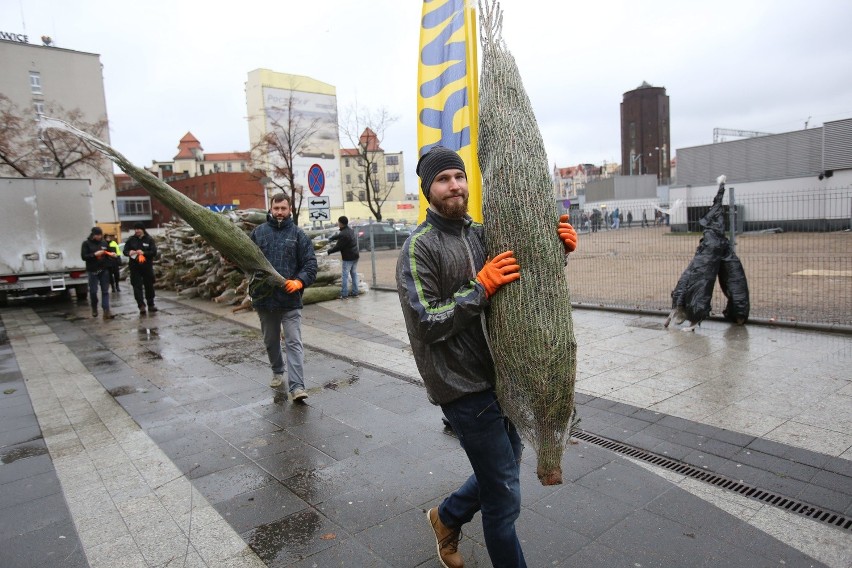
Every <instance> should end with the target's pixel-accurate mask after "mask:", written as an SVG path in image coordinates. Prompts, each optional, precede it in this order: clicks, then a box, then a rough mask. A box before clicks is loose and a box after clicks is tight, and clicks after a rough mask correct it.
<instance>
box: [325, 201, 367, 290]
mask: <svg viewBox="0 0 852 568" xmlns="http://www.w3.org/2000/svg"><path fill="white" fill-rule="evenodd" d="M337 228H338V229H340V232H338V233H337V235H335V236H334V237H332V240H334V241H336V242H335V243H334V246H333V247H331V248H330V249H329V250H328V254H331V253H333V252H339V253H340V258H341V259H342V262H343V271H342V274H341V283H340V299H341V300H343V299H346V298H357V297H358V258H359V257H360V256H361V255H360V253H359V252H358V239H357V238H355V231H353V230H352V229H351V228H350V227H349V218H348V217H346V215H341V216H340V217H338V219H337ZM350 280H351V282H352V287H351V289H348V290H347V288H348V284H349V282H350Z"/></svg>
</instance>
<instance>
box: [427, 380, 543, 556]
mask: <svg viewBox="0 0 852 568" xmlns="http://www.w3.org/2000/svg"><path fill="white" fill-rule="evenodd" d="M441 410H443V411H444V416H446V417H447V420H448V421H449V422H450V425H451V426H452V427H453V431H454V432H455V433H456V435H457V436H458V437H459V442H460V443H461V446H462V449H464V451H465V453H466V454H467V457H468V459H469V460H470V465H471V466H473V475H471V476H470V477H469V478H468V480H467V481H465V482H464V484H463V485H462V486H461V487H460V488H459V489H458V490H456V492H455V493H453V494H452V495H450V496H449V497H447V498H446V499H444V502H443V503H441V505H440V506H439V507H438V515H439V516H440V518H441V522H443V523H444V524H445V525H446V526H448V527H450V528H461V526H462V525H463V524H465V523H467V522H469V521H470V520H471V519H472V518H473V515H474V514H476V512H477V511H481V512H482V529H483V531H484V533H485V546H486V548H487V549H488V556H489V557H491V564H492V565H493V566H494V568H509V567H512V568H526V565H527V564H526V561H525V560H524V553H523V551H522V550H521V543H520V542H519V541H518V535H517V534H516V533H515V520H516V519H517V518H518V515H520V513H521V482H520V478H519V475H520V462H521V452H522V451H523V448H524V446H523V444H522V443H521V438H520V437H519V436H518V432H517V430H515V426H514V425H513V424H512V423H511V422H509V419H508V418H506V417H505V416H503V411H502V409H501V408H500V404H499V403H498V402H497V395H496V394H495V393H494V390H487V391H483V392H479V393H474V394H469V395H467V396H463V397H462V398H460V399H458V400H454V401H453V402H450V403H448V404H442V405H441Z"/></svg>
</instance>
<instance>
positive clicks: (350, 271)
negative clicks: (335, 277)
mask: <svg viewBox="0 0 852 568" xmlns="http://www.w3.org/2000/svg"><path fill="white" fill-rule="evenodd" d="M357 270H358V260H357V259H356V260H344V261H343V275H342V276H341V280H342V283H341V285H340V297H341V298H345V297H346V296H347V295H350V296H357V295H358V272H357ZM350 275H351V276H352V288H351V289H350V290H349V291H348V292H347V287H348V284H349V276H350Z"/></svg>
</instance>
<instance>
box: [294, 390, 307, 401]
mask: <svg viewBox="0 0 852 568" xmlns="http://www.w3.org/2000/svg"><path fill="white" fill-rule="evenodd" d="M306 398H308V393H306V392H305V389H296V390H294V391H293V402H302V401H303V400H305V399H306Z"/></svg>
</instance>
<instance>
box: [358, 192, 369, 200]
mask: <svg viewBox="0 0 852 568" xmlns="http://www.w3.org/2000/svg"><path fill="white" fill-rule="evenodd" d="M358 199H360V200H361V201H367V192H366V191H364V190H363V189H362V190H361V191H359V192H358Z"/></svg>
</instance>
